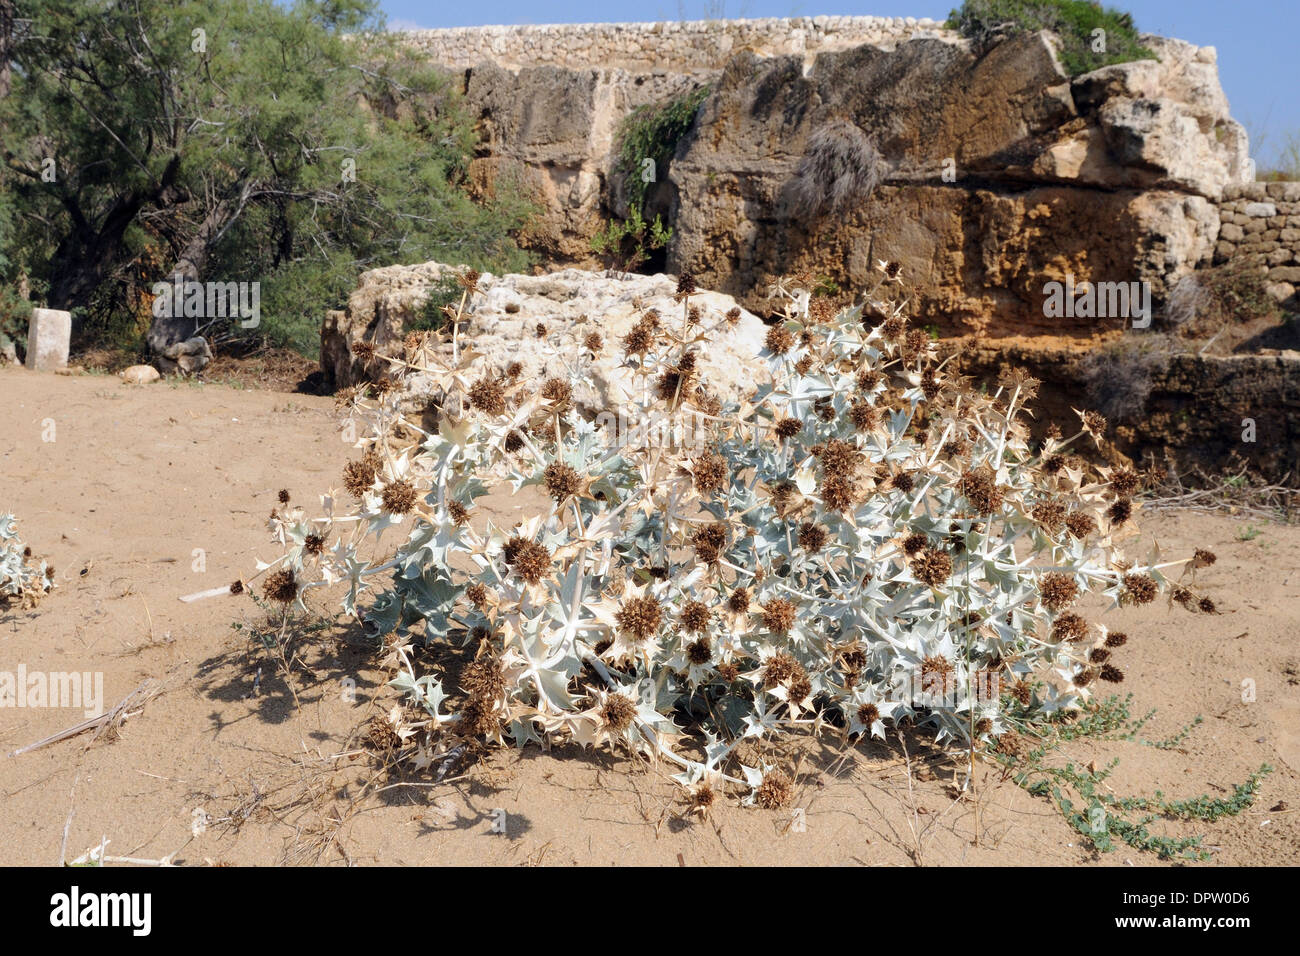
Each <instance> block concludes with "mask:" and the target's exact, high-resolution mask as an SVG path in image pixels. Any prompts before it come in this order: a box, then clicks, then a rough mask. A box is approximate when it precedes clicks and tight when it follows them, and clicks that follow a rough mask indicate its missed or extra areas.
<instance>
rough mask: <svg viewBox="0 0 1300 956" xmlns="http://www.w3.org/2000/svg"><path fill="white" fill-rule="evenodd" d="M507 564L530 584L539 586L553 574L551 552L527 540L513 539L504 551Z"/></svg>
mask: <svg viewBox="0 0 1300 956" xmlns="http://www.w3.org/2000/svg"><path fill="white" fill-rule="evenodd" d="M502 553H503V554H504V555H505V558H506V564H508V565H509V566H510V569H511V570H512V571H514V572H515V573H516V574H518V575H519V576H520V577H521V578H523V579H524V580H525V581H526V582H528V583H529V584H537V583H538V582H539V581H541V580H542V578H544V577H545V576H546V575H548V574H550V573H551V552H550V551H549V550H548V549H547V547H546V546H545V545H543V544H538V543H537V542H536V541H529V540H528V539H527V538H520V537H514V538H511V539H510V540H509V541H508V542H507V543H506V546H505V548H503V549H502Z"/></svg>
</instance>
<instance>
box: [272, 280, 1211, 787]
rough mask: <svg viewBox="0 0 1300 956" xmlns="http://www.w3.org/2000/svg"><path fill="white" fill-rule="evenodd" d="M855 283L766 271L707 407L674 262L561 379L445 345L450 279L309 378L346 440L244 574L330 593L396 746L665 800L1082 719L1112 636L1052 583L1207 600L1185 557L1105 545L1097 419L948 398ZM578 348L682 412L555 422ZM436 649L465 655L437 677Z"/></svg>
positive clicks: (995, 399)
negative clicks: (579, 756) (757, 321)
mask: <svg viewBox="0 0 1300 956" xmlns="http://www.w3.org/2000/svg"><path fill="white" fill-rule="evenodd" d="M879 272H880V275H879V278H878V281H877V282H876V285H875V288H874V289H872V290H871V291H870V292H869V293H868V294H867V295H866V296H865V303H864V304H863V305H861V306H857V307H854V308H850V309H844V310H839V309H837V308H836V307H834V306H833V305H831V304H830V303H829V302H828V301H827V300H826V299H824V298H821V297H817V296H812V295H810V294H809V291H808V290H809V288H810V287H811V281H804V279H800V278H798V277H796V278H795V279H789V280H782V281H780V282H778V283H776V284H775V285H774V286H773V287H772V290H771V293H772V295H773V297H774V299H775V301H776V304H777V307H778V308H779V310H780V320H779V321H777V322H776V323H775V324H773V325H771V326H770V328H769V330H768V332H767V336H766V341H765V347H764V349H763V350H762V352H761V354H760V355H758V356H755V359H756V370H757V371H756V379H757V380H759V381H760V382H761V384H758V385H756V386H755V388H754V390H753V391H752V393H750V394H748V395H746V396H744V397H743V398H741V399H738V400H731V401H727V402H723V401H721V400H720V399H719V398H718V397H717V395H716V394H715V393H714V392H713V390H712V389H711V387H710V382H709V381H707V379H705V378H704V377H703V375H702V372H701V371H700V368H699V362H698V358H699V357H700V356H701V355H702V354H703V353H704V352H705V351H706V350H707V349H709V348H710V342H711V340H712V338H713V337H714V335H715V333H716V332H717V330H718V329H719V328H722V327H724V324H725V323H728V322H734V321H736V320H737V318H738V314H739V312H738V310H733V312H732V313H729V314H728V315H708V314H705V313H704V312H703V311H702V310H701V309H700V308H698V307H697V306H695V305H693V304H692V297H693V296H694V295H695V285H694V281H693V279H692V278H691V277H690V276H688V275H684V276H682V277H680V280H679V285H678V294H677V296H676V298H677V300H678V301H679V302H680V304H681V314H680V315H676V314H674V315H665V314H660V313H658V312H656V311H653V310H650V311H646V312H645V313H644V314H643V315H642V316H641V317H640V319H639V321H638V323H637V324H636V325H635V326H634V327H633V328H632V329H631V330H630V331H629V332H628V333H627V334H626V336H625V337H624V338H623V339H622V341H621V342H610V343H603V342H600V341H591V340H589V341H588V342H587V343H586V347H585V348H584V349H583V350H582V351H581V352H580V353H579V354H574V355H571V356H567V357H566V361H567V364H568V369H569V376H568V377H567V378H565V379H558V378H557V379H550V380H546V381H525V380H523V379H522V378H521V377H520V373H519V370H518V367H517V366H507V367H504V368H503V367H498V366H495V365H493V364H492V363H491V362H490V361H489V360H488V359H487V358H485V357H484V356H482V355H480V354H478V353H476V352H475V351H474V348H473V313H472V311H471V310H470V309H469V306H472V303H473V300H474V297H475V296H477V295H478V294H479V293H478V288H477V282H478V278H479V277H478V276H477V275H476V274H475V273H472V272H470V273H466V274H465V275H464V276H462V277H461V282H462V284H463V287H464V294H463V295H462V296H461V304H460V306H459V307H458V308H455V309H452V310H451V311H452V312H454V315H453V316H452V318H453V321H452V322H450V323H449V326H448V329H447V332H446V333H445V334H443V333H412V334H411V335H410V336H409V337H408V338H407V340H406V342H405V345H404V352H403V355H402V356H401V357H400V358H388V359H386V360H385V361H387V363H388V365H389V366H390V369H389V373H388V375H386V376H385V378H384V380H383V381H380V382H378V383H375V384H374V385H371V386H369V387H367V388H365V389H363V390H361V391H354V392H352V393H349V394H347V395H344V396H342V397H341V399H340V403H341V405H342V406H343V407H344V408H345V409H346V415H347V417H348V420H349V423H348V425H347V427H348V428H351V429H354V430H355V433H356V434H357V435H359V436H362V437H361V438H360V440H359V442H358V446H357V447H358V457H357V458H356V459H355V460H354V461H352V462H350V463H349V464H348V465H347V467H346V469H345V472H344V475H343V485H344V490H343V491H342V492H337V491H333V490H331V491H330V492H329V493H328V494H326V495H325V496H324V497H323V498H322V501H323V511H322V513H321V514H320V515H319V516H317V517H311V518H309V517H308V516H306V514H305V513H304V512H303V511H302V510H301V509H300V508H286V509H284V510H283V511H282V512H279V511H278V512H276V513H273V515H272V519H271V528H272V530H273V532H274V535H275V537H276V540H277V541H279V542H281V543H282V544H283V545H284V547H285V549H286V550H285V553H284V555H283V556H282V557H280V558H279V559H278V560H277V561H276V562H274V563H273V564H271V565H264V566H263V567H262V568H261V573H265V574H266V575H267V577H266V581H265V582H264V584H263V590H264V593H265V594H266V596H267V597H269V598H271V599H272V600H276V601H280V602H282V603H283V604H285V605H286V606H289V605H292V604H294V603H297V604H298V605H299V606H301V602H302V600H303V595H304V593H305V592H307V591H308V590H309V589H311V588H315V587H323V586H328V585H343V586H345V588H342V587H341V588H340V590H342V591H344V596H343V608H344V610H345V611H346V612H347V613H348V614H349V615H353V616H355V617H356V619H358V620H359V621H361V622H362V623H363V624H364V625H365V627H366V628H367V629H368V630H369V631H370V632H371V633H372V634H374V635H376V636H377V637H379V638H382V640H383V641H384V642H385V644H386V646H387V648H388V657H387V658H386V662H387V663H388V664H389V665H390V666H392V667H393V668H394V670H395V672H396V674H397V676H396V678H395V679H394V680H393V681H392V686H393V687H394V688H395V689H396V690H397V691H398V692H399V693H400V694H401V695H403V696H404V698H405V706H404V707H397V708H394V709H393V710H392V711H391V712H390V714H389V716H388V717H387V718H381V719H383V720H386V721H387V724H386V728H385V729H384V733H383V736H384V737H385V739H386V740H387V741H388V745H389V746H391V747H392V748H393V749H394V750H395V751H396V752H397V755H398V757H399V758H409V759H411V760H412V761H413V762H414V763H415V764H416V765H417V766H419V767H429V766H432V765H434V764H435V762H436V761H438V760H439V759H442V756H443V755H445V754H448V753H453V752H462V751H463V750H464V748H465V746H466V745H468V744H469V743H471V742H473V743H474V744H475V745H477V744H481V743H484V742H506V741H509V742H511V743H513V744H515V745H517V746H524V745H526V744H528V743H530V742H544V743H547V744H549V743H557V742H566V741H567V742H574V743H577V744H580V745H584V746H596V747H624V748H627V749H630V750H631V751H633V752H637V753H641V754H644V755H647V756H650V757H654V758H662V759H664V760H667V761H669V762H671V763H673V764H675V765H677V767H678V768H679V769H680V774H679V776H678V779H679V780H680V781H681V782H682V784H683V785H684V786H686V787H688V788H689V790H690V793H691V795H692V801H693V806H694V805H698V806H701V807H707V803H708V801H709V800H711V799H712V793H713V790H712V788H713V787H714V786H720V787H727V786H732V787H736V788H739V789H741V790H742V791H747V793H748V796H747V799H748V800H750V801H751V802H755V801H756V802H758V803H759V804H760V805H776V804H779V802H780V800H781V795H782V794H787V795H788V793H789V790H790V784H789V778H788V777H787V776H785V774H784V772H783V771H780V770H779V769H778V768H775V767H772V766H768V765H766V764H764V763H763V761H762V760H755V761H754V762H756V763H758V764H759V765H758V766H747V765H745V764H744V763H743V761H742V759H741V755H742V754H748V753H752V752H753V748H752V747H749V748H738V744H740V743H741V742H745V741H753V742H757V743H760V744H762V743H765V742H770V741H772V740H774V739H776V738H780V737H781V736H782V735H787V734H789V733H791V732H793V731H801V730H802V731H814V732H820V733H827V732H835V733H842V734H845V735H861V736H869V737H877V738H883V737H884V736H885V733H886V730H887V729H888V728H890V727H894V728H897V727H900V726H903V725H914V726H916V727H924V728H929V729H930V730H931V731H932V733H933V734H934V736H935V738H936V739H937V741H938V742H940V743H942V744H945V745H949V746H953V747H961V748H966V749H969V750H970V751H972V752H973V751H974V750H975V749H977V748H978V749H984V748H988V747H992V746H993V745H994V744H995V742H996V739H997V738H998V737H999V736H1000V735H1002V734H1003V733H1004V732H1006V731H1007V730H1008V729H1009V726H1010V725H1009V722H1008V719H1007V715H1008V714H1009V713H1013V712H1014V714H1015V715H1016V720H1017V721H1018V722H1022V721H1023V720H1024V719H1025V715H1026V714H1035V713H1036V714H1043V715H1046V714H1054V713H1058V712H1064V711H1070V710H1073V709H1077V708H1080V707H1082V706H1086V705H1087V703H1088V701H1089V698H1090V695H1091V693H1092V692H1093V690H1094V688H1095V686H1096V685H1098V683H1099V682H1119V681H1121V680H1122V679H1123V674H1122V672H1121V671H1120V669H1119V667H1118V666H1117V664H1116V663H1115V661H1114V659H1113V656H1114V655H1115V654H1116V653H1117V652H1118V649H1119V648H1120V647H1121V646H1122V645H1123V644H1124V640H1125V639H1124V637H1123V635H1118V634H1114V633H1109V632H1108V631H1107V630H1106V629H1105V628H1104V627H1103V626H1101V625H1100V624H1098V623H1096V622H1092V621H1089V620H1087V619H1086V618H1085V617H1084V616H1083V615H1082V614H1081V613H1080V612H1079V611H1078V610H1077V609H1076V607H1077V605H1078V602H1079V601H1080V599H1081V598H1082V597H1083V596H1084V595H1085V594H1087V593H1088V592H1101V593H1103V594H1105V595H1106V596H1108V597H1109V598H1110V599H1111V601H1112V604H1114V605H1116V606H1118V605H1123V604H1129V603H1137V604H1145V603H1149V602H1151V601H1153V600H1155V598H1156V597H1157V595H1158V593H1160V592H1161V591H1165V592H1167V593H1168V594H1169V596H1170V600H1171V601H1176V602H1177V603H1179V604H1181V605H1182V606H1183V607H1185V608H1187V609H1189V610H1190V611H1193V612H1198V613H1200V612H1212V611H1213V605H1212V603H1210V601H1209V599H1208V598H1202V597H1201V596H1200V595H1198V594H1197V593H1196V592H1195V590H1194V576H1195V568H1196V567H1198V566H1203V565H1205V564H1207V563H1209V562H1211V561H1212V560H1213V555H1211V554H1209V553H1208V552H1198V553H1197V554H1196V555H1195V556H1194V557H1193V558H1190V559H1183V560H1173V561H1166V560H1163V559H1162V557H1161V555H1160V554H1159V552H1158V551H1157V550H1154V549H1153V550H1151V551H1148V552H1145V553H1143V554H1141V555H1138V554H1129V553H1127V552H1126V551H1125V550H1124V547H1123V546H1125V545H1126V544H1129V543H1130V542H1131V540H1132V539H1133V538H1134V536H1135V535H1136V529H1135V528H1134V525H1133V518H1134V515H1135V512H1136V511H1137V508H1138V505H1137V503H1136V502H1135V501H1134V496H1135V494H1136V493H1137V492H1138V491H1139V490H1140V487H1141V485H1142V483H1143V482H1144V480H1145V476H1143V475H1140V474H1138V473H1137V472H1135V471H1133V470H1130V469H1125V468H1103V469H1101V470H1100V471H1099V472H1096V471H1094V470H1093V469H1092V468H1091V467H1090V466H1089V465H1087V464H1086V462H1085V460H1084V458H1083V457H1082V455H1081V453H1082V452H1084V451H1086V450H1087V448H1086V446H1087V444H1088V443H1101V442H1103V441H1104V431H1105V428H1106V423H1105V421H1104V420H1103V419H1102V418H1101V417H1100V416H1098V415H1096V414H1094V413H1092V412H1080V421H1081V425H1080V428H1079V431H1078V433H1077V434H1075V435H1072V436H1070V437H1064V436H1063V435H1061V434H1059V433H1056V432H1053V433H1052V434H1050V435H1049V436H1048V438H1047V439H1046V441H1045V442H1042V443H1031V441H1030V439H1029V434H1028V430H1027V428H1026V426H1025V424H1024V421H1023V417H1024V410H1025V406H1026V404H1027V403H1029V402H1031V401H1032V400H1033V399H1034V397H1035V392H1036V388H1037V385H1038V383H1037V382H1036V381H1034V380H1033V379H1032V378H1030V377H1029V376H1027V375H1025V374H1022V373H1017V372H1011V373H1008V374H1007V375H1005V376H1004V377H1003V378H1002V379H1001V381H1000V382H999V383H998V385H997V386H996V388H995V389H993V390H992V391H991V392H990V393H987V394H986V393H982V392H981V391H979V390H976V389H974V388H972V387H971V385H970V383H969V382H967V381H966V380H965V379H963V378H962V377H961V376H960V375H958V374H956V373H954V372H953V371H951V370H950V369H949V368H948V363H946V362H944V361H940V360H939V358H938V357H937V356H936V354H935V346H934V343H933V341H932V339H931V337H930V336H929V335H928V334H927V333H926V332H925V331H924V330H921V329H915V328H910V327H909V324H908V321H907V319H906V317H905V315H904V310H905V296H904V294H903V289H902V276H901V274H900V270H899V268H898V267H897V266H896V265H894V264H890V263H880V265H879ZM804 278H805V279H807V278H808V277H804ZM597 338H598V337H597ZM360 348H362V349H364V348H365V346H361V347H360ZM601 348H618V349H621V350H622V352H623V355H624V365H625V367H626V369H627V370H628V372H629V374H631V375H632V376H634V379H635V380H636V381H638V382H639V388H638V389H636V390H635V392H636V394H637V396H638V397H636V398H635V399H634V400H633V401H632V402H631V403H630V407H628V408H626V409H620V410H618V411H619V412H620V413H624V417H625V418H626V419H628V420H631V421H646V420H653V419H656V418H659V419H662V418H665V417H667V418H668V419H671V420H684V419H686V418H687V417H690V418H691V420H692V427H689V428H680V429H673V428H668V429H656V430H654V431H653V433H652V434H651V433H649V432H647V433H645V434H642V433H640V432H639V431H637V430H635V429H633V430H627V429H618V428H613V427H605V426H602V425H599V424H597V423H593V422H592V421H589V420H587V419H585V418H583V417H582V416H581V415H580V414H579V412H578V410H577V409H576V408H575V407H574V403H573V401H572V398H573V386H574V384H575V383H576V382H581V381H583V380H586V379H588V378H589V376H590V375H591V363H592V357H593V353H594V352H598V351H599V350H600V349H601ZM368 354H369V353H368ZM417 374H418V375H419V376H421V381H422V382H429V381H432V382H434V383H435V384H436V386H437V387H438V389H439V394H440V406H439V409H438V413H439V414H438V423H437V427H436V429H435V430H430V429H428V428H427V427H424V426H422V425H421V421H425V422H427V420H428V416H427V415H425V416H424V417H423V418H420V419H417V418H416V417H415V416H408V415H407V414H404V412H403V404H402V399H401V396H402V392H403V390H402V381H403V379H404V377H406V376H408V375H417ZM701 423H702V424H701ZM528 486H535V488H536V489H537V490H540V491H541V492H543V493H544V496H543V495H537V494H535V493H534V494H533V496H532V500H537V499H540V500H543V501H545V502H546V505H545V506H544V507H540V508H537V509H535V510H534V511H533V512H532V513H528V512H521V513H520V514H519V516H518V520H516V521H513V522H511V523H508V524H505V523H499V522H497V521H494V520H483V519H481V518H480V516H478V515H477V514H476V512H477V511H478V509H477V508H476V501H477V500H478V499H479V498H480V497H481V496H482V495H484V494H485V493H486V492H487V491H488V490H489V489H494V488H504V487H512V488H513V489H514V490H516V491H518V490H520V489H523V488H525V487H528ZM349 498H350V501H351V503H352V506H351V507H350V508H344V507H343V506H342V502H343V501H344V500H347V499H349ZM402 535H404V536H405V537H404V539H402ZM398 539H401V540H398ZM385 541H396V543H395V544H394V545H393V546H391V547H385V546H384V542H385ZM1130 546H1131V545H1130ZM458 648H460V649H463V651H461V653H460V655H459V656H460V657H461V658H462V659H464V658H465V657H470V658H471V659H470V660H469V661H468V663H465V664H463V666H459V667H458V668H457V669H452V668H451V667H449V666H447V665H445V664H444V663H443V662H445V661H447V660H449V659H451V658H453V657H455V656H457V655H456V654H454V653H451V652H453V651H455V650H456V649H458ZM457 747H460V748H461V751H456V750H455V748H457Z"/></svg>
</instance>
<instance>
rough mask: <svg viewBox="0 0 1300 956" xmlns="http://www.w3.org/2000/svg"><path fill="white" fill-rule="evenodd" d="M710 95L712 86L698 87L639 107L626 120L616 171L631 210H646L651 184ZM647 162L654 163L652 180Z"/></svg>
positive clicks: (659, 174) (660, 173)
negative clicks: (662, 100)
mask: <svg viewBox="0 0 1300 956" xmlns="http://www.w3.org/2000/svg"><path fill="white" fill-rule="evenodd" d="M708 95H709V87H708V86H707V85H706V86H699V87H696V88H695V89H693V90H691V91H689V92H687V93H682V94H680V95H678V96H675V97H673V98H672V99H670V100H668V101H667V102H664V103H660V104H657V105H652V106H638V107H637V108H636V109H635V110H633V111H632V112H631V113H630V114H628V116H627V118H626V119H624V120H623V122H622V125H621V126H620V127H619V137H618V162H617V163H616V164H615V166H614V171H615V173H617V174H618V175H620V176H621V177H623V182H624V184H625V188H626V189H627V203H628V207H629V208H631V207H636V208H638V209H643V208H644V207H645V201H646V197H647V195H648V194H649V192H650V184H651V183H652V182H657V181H658V180H660V179H661V178H663V176H664V175H665V174H666V173H667V170H668V164H669V163H670V162H671V161H672V158H673V153H675V152H677V144H678V143H679V142H681V139H682V137H683V136H685V135H686V133H687V131H688V130H689V129H690V128H691V126H692V125H693V124H694V123H695V114H696V113H698V112H699V110H700V104H701V103H703V102H704V99H705V97H707V96H708ZM646 160H650V161H651V163H653V165H652V166H651V167H650V170H651V171H653V173H654V176H653V178H650V177H648V176H646V175H644V173H645V172H646V169H647V165H646Z"/></svg>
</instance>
